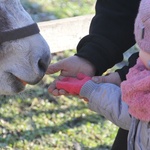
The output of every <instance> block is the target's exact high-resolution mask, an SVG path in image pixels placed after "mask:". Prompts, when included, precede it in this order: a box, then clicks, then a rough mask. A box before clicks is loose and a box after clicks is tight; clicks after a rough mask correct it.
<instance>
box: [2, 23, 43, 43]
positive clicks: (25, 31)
mask: <svg viewBox="0 0 150 150" xmlns="http://www.w3.org/2000/svg"><path fill="white" fill-rule="evenodd" d="M39 32H40V30H39V28H38V25H37V24H36V23H33V24H31V25H28V26H25V27H22V28H18V29H14V30H9V31H4V32H0V44H2V43H4V42H7V41H11V40H17V39H21V38H25V37H28V36H31V35H34V34H37V33H39Z"/></svg>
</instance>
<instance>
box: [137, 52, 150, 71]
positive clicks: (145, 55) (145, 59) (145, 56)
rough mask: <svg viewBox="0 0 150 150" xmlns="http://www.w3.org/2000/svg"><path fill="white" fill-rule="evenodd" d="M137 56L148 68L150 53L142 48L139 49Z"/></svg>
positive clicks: (149, 66) (149, 68)
mask: <svg viewBox="0 0 150 150" xmlns="http://www.w3.org/2000/svg"><path fill="white" fill-rule="evenodd" d="M139 57H140V59H141V61H142V62H143V64H144V65H145V67H146V68H147V69H148V70H150V54H149V53H147V52H144V51H143V50H140V52H139Z"/></svg>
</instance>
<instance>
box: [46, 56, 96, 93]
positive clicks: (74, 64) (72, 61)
mask: <svg viewBox="0 0 150 150" xmlns="http://www.w3.org/2000/svg"><path fill="white" fill-rule="evenodd" d="M59 71H60V75H59V76H58V77H57V78H56V80H55V81H53V82H52V83H51V84H50V86H49V88H48V91H49V93H51V94H52V95H54V96H58V95H66V94H67V92H66V91H65V90H58V89H57V88H56V82H57V81H58V80H60V79H62V78H63V77H64V76H65V77H66V76H71V77H75V76H77V74H78V73H80V72H81V73H83V74H86V75H87V76H93V75H94V74H95V71H96V70H95V67H94V66H93V65H92V64H91V63H90V62H89V61H87V60H86V59H84V58H81V57H78V56H71V57H68V58H65V59H63V60H61V61H59V62H58V63H55V64H51V65H50V66H49V67H48V69H47V74H54V73H56V72H59Z"/></svg>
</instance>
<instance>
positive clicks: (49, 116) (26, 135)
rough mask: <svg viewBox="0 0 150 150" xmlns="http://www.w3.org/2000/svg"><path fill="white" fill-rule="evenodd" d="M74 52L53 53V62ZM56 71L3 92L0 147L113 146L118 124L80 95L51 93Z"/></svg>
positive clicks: (70, 149) (93, 149)
mask: <svg viewBox="0 0 150 150" xmlns="http://www.w3.org/2000/svg"><path fill="white" fill-rule="evenodd" d="M73 53H74V51H65V52H64V53H58V54H54V55H53V62H56V61H59V60H60V59H62V58H64V57H68V56H69V55H72V54H73ZM57 75H58V74H54V75H51V76H49V75H46V76H45V77H44V78H43V80H42V81H41V82H40V83H39V84H37V85H35V86H27V88H26V90H25V91H24V92H23V93H20V94H18V95H14V96H7V97H6V96H1V100H0V150H78V148H80V149H82V150H100V149H110V147H111V144H112V143H113V140H114V138H115V135H116V131H117V129H118V128H117V127H116V126H115V125H113V124H112V123H111V122H109V121H107V120H105V119H104V118H103V117H102V116H99V115H98V114H96V113H94V112H92V111H90V110H89V109H88V108H87V104H86V103H85V102H83V101H82V100H81V99H79V98H77V97H72V96H60V97H53V96H52V95H50V94H48V92H47V87H48V85H49V84H50V83H51V82H52V81H53V80H54V79H55V78H56V76H57Z"/></svg>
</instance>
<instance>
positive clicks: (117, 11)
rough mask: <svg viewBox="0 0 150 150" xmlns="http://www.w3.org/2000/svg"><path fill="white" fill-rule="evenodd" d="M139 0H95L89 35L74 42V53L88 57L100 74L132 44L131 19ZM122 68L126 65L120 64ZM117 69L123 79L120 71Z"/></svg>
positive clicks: (132, 29) (133, 40)
mask: <svg viewBox="0 0 150 150" xmlns="http://www.w3.org/2000/svg"><path fill="white" fill-rule="evenodd" d="M139 2H140V0H97V3H96V14H95V16H94V18H93V19H92V22H91V26H90V30H89V35H87V36H85V37H84V38H83V39H81V41H80V42H79V44H78V46H77V54H76V55H77V56H79V57H83V58H85V59H87V60H89V61H90V62H91V63H92V64H93V65H94V66H95V67H96V69H97V75H101V74H102V73H103V72H105V71H106V70H107V69H108V68H110V67H112V66H114V65H115V64H116V63H118V62H120V61H122V59H123V52H125V51H126V50H128V49H129V48H130V47H132V46H133V45H134V44H135V39H134V33H133V31H134V21H135V18H136V15H137V12H138V7H139ZM124 69H125V70H126V71H127V70H128V69H127V68H124ZM125 70H123V73H121V71H119V74H120V76H121V78H122V79H123V78H124V77H125V76H124V73H126V71H125Z"/></svg>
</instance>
